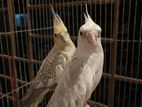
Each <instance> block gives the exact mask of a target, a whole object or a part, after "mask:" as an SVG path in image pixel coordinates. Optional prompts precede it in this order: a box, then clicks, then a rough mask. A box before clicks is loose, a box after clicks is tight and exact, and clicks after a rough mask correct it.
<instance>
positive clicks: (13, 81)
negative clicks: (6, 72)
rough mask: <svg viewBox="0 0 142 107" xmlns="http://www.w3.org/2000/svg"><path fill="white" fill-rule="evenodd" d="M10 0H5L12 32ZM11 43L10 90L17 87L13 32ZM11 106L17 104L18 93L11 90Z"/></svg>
mask: <svg viewBox="0 0 142 107" xmlns="http://www.w3.org/2000/svg"><path fill="white" fill-rule="evenodd" d="M12 4H13V3H12V0H7V6H8V16H9V26H10V32H14V14H13V5H12ZM11 44H12V58H11V61H10V68H11V70H10V77H11V87H12V90H14V89H16V88H17V82H16V77H17V74H16V65H15V60H14V57H15V56H16V44H15V35H14V33H11ZM12 97H13V99H14V100H13V107H17V104H18V98H19V97H18V93H17V92H13V93H12Z"/></svg>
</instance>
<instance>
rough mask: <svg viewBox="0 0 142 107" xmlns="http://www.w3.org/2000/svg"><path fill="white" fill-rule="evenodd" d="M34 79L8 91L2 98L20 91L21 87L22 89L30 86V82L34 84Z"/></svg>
mask: <svg viewBox="0 0 142 107" xmlns="http://www.w3.org/2000/svg"><path fill="white" fill-rule="evenodd" d="M32 82H33V81H31V82H29V83H26V84H25V85H22V86H21V87H18V88H17V89H14V90H12V91H11V92H8V93H7V94H5V95H3V96H2V97H0V99H2V98H4V97H7V96H9V95H10V94H12V93H14V92H18V91H19V90H20V89H22V88H23V87H25V86H28V85H30V84H32Z"/></svg>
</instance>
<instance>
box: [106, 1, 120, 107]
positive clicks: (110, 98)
mask: <svg viewBox="0 0 142 107" xmlns="http://www.w3.org/2000/svg"><path fill="white" fill-rule="evenodd" d="M119 2H120V1H119V0H115V3H114V13H115V17H114V20H113V34H112V38H113V40H114V42H113V43H112V46H111V50H110V71H109V72H110V74H111V78H110V79H109V91H108V92H109V93H108V106H109V107H113V100H114V88H115V73H116V62H117V35H118V25H119V23H118V21H119Z"/></svg>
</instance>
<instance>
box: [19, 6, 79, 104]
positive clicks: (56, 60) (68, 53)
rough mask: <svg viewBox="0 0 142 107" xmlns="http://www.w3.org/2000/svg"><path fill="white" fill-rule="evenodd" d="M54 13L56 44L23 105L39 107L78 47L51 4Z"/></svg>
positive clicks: (22, 102) (24, 98) (25, 97)
mask: <svg viewBox="0 0 142 107" xmlns="http://www.w3.org/2000/svg"><path fill="white" fill-rule="evenodd" d="M51 11H52V14H53V33H54V46H53V48H52V49H51V50H50V52H49V54H48V55H47V56H46V58H45V59H44V60H43V62H42V65H41V67H40V69H39V71H38V73H37V76H36V77H35V79H34V80H33V83H32V84H31V86H30V88H29V90H28V91H27V93H26V95H25V96H24V97H23V98H22V100H21V107H37V106H38V104H39V103H40V101H41V100H42V98H43V97H44V96H45V94H46V93H47V92H48V91H49V90H50V88H51V87H53V86H54V85H55V84H56V83H58V81H59V80H60V77H61V75H62V73H63V71H64V67H65V66H66V64H67V63H68V61H69V60H71V58H72V56H73V54H74V52H75V50H76V47H75V45H74V43H73V42H72V40H71V39H70V36H69V33H68V31H67V28H66V26H65V25H64V23H63V22H62V20H61V18H60V17H59V16H58V14H56V13H55V11H54V9H53V7H52V6H51Z"/></svg>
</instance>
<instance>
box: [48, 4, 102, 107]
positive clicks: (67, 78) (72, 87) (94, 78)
mask: <svg viewBox="0 0 142 107" xmlns="http://www.w3.org/2000/svg"><path fill="white" fill-rule="evenodd" d="M84 16H85V24H83V25H82V26H81V27H80V30H79V34H78V41H77V45H78V46H77V49H76V52H75V54H74V56H73V58H72V60H71V62H70V63H69V64H68V65H67V66H66V68H65V70H66V71H65V74H64V75H63V77H62V79H61V80H60V82H59V83H58V85H57V87H56V89H55V92H54V94H53V96H52V97H51V99H50V101H49V103H48V105H47V107H89V105H88V104H87V100H88V99H89V98H90V96H91V93H92V92H93V91H94V90H95V88H96V87H97V85H98V83H99V81H100V79H101V76H102V71H103V62H104V52H103V48H102V44H101V28H100V27H99V25H97V24H96V23H94V22H93V20H92V19H91V17H90V16H89V14H88V11H87V5H86V13H85V14H84Z"/></svg>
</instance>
